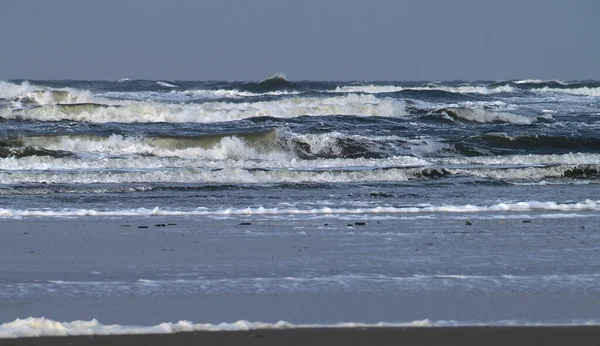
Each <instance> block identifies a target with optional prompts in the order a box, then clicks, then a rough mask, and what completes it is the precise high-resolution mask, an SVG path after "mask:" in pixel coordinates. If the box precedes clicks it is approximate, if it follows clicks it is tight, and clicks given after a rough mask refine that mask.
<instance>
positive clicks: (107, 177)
mask: <svg viewBox="0 0 600 346" xmlns="http://www.w3.org/2000/svg"><path fill="white" fill-rule="evenodd" d="M420 171H421V170H420V169H411V168H408V169H397V168H393V169H375V170H357V171H337V170H332V171H316V170H315V171H312V170H311V171H298V170H291V169H281V170H271V171H264V170H248V169H242V168H223V169H221V170H217V171H214V170H208V169H206V168H183V169H178V170H172V169H168V168H167V169H161V170H145V171H141V172H130V171H124V172H106V171H104V172H103V171H84V172H80V171H68V172H61V173H60V174H58V173H56V172H46V171H42V172H27V171H11V172H0V184H18V183H48V184H68V183H71V184H94V183H102V184H105V183H113V184H120V183H144V182H148V183H161V182H171V183H220V184H277V183H309V182H310V183H350V182H379V181H383V182H397V181H407V180H409V179H411V178H414V177H417V176H418V175H419V174H420Z"/></svg>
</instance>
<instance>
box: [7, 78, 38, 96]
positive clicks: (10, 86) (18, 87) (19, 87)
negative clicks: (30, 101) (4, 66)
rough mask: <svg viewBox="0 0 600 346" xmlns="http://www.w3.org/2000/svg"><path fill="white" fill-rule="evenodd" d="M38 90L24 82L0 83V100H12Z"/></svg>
mask: <svg viewBox="0 0 600 346" xmlns="http://www.w3.org/2000/svg"><path fill="white" fill-rule="evenodd" d="M38 89H39V88H37V87H34V86H33V85H31V84H29V82H27V81H25V82H22V83H21V84H14V83H9V82H4V81H0V98H1V99H12V98H15V97H18V96H20V95H23V94H26V93H29V92H33V91H35V90H38Z"/></svg>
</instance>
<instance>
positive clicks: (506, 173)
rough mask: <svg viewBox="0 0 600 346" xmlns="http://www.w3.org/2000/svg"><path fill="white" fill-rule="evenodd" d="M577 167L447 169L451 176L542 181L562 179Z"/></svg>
mask: <svg viewBox="0 0 600 346" xmlns="http://www.w3.org/2000/svg"><path fill="white" fill-rule="evenodd" d="M577 168H578V167H577V165H556V166H541V167H535V166H534V167H511V168H510V169H506V168H480V169H479V168H475V169H461V168H448V171H450V172H451V173H453V174H464V175H468V176H475V177H480V178H486V179H502V180H537V181H539V180H542V179H548V178H564V177H565V176H567V173H569V172H571V171H573V169H577Z"/></svg>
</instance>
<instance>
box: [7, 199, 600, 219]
mask: <svg viewBox="0 0 600 346" xmlns="http://www.w3.org/2000/svg"><path fill="white" fill-rule="evenodd" d="M555 211H579V212H584V211H600V200H590V199H587V200H585V201H581V202H576V203H559V202H554V201H545V202H542V201H527V202H506V203H497V204H492V205H471V204H466V205H430V204H423V205H415V206H406V207H382V206H378V207H374V208H356V209H348V208H330V207H322V208H312V209H292V208H288V209H285V208H264V207H258V208H251V207H248V208H242V209H233V208H228V209H215V210H210V209H207V208H198V209H196V210H169V209H161V208H159V207H156V208H154V209H145V208H140V209H127V210H105V211H100V210H88V209H78V210H10V209H1V208H0V217H3V218H22V217H58V218H62V217H86V216H102V217H106V216H108V217H139V216H235V215H245V216H250V215H364V214H419V213H456V214H472V213H506V212H555Z"/></svg>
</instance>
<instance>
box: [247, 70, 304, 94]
mask: <svg viewBox="0 0 600 346" xmlns="http://www.w3.org/2000/svg"><path fill="white" fill-rule="evenodd" d="M241 87H242V88H243V89H244V90H247V91H252V92H267V91H277V90H286V89H292V88H293V87H294V83H292V82H290V81H289V80H287V78H286V77H285V75H283V74H275V75H274V76H272V77H269V78H267V79H264V80H262V81H260V82H258V83H246V84H244V85H242V86H241Z"/></svg>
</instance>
